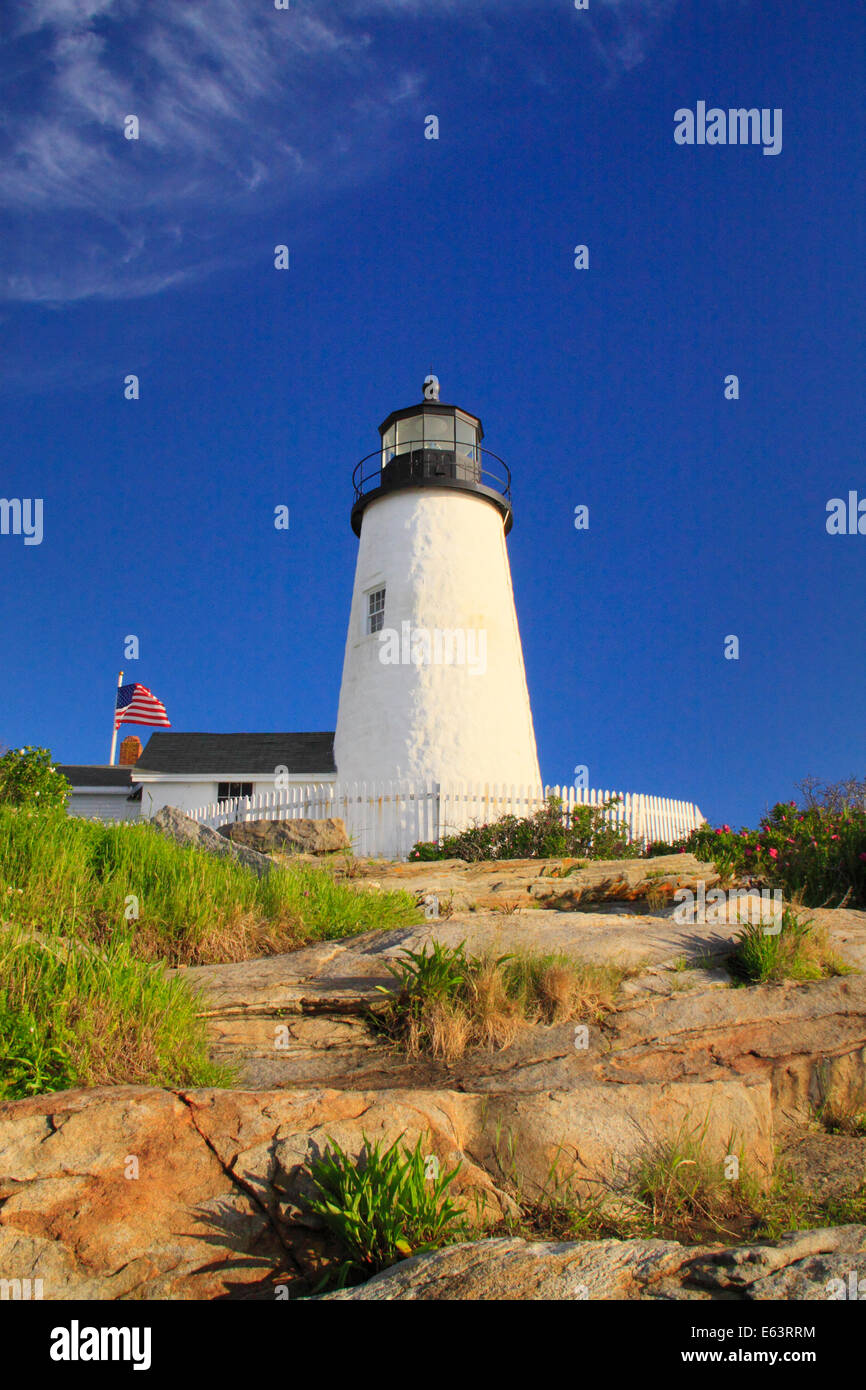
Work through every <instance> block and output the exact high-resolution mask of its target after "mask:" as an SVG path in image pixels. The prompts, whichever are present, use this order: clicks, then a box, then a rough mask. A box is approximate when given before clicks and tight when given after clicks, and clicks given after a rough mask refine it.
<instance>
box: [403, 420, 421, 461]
mask: <svg viewBox="0 0 866 1390" xmlns="http://www.w3.org/2000/svg"><path fill="white" fill-rule="evenodd" d="M423 437H424V421H423V418H422V417H421V416H420V415H410V416H408V417H407V418H406V419H405V420H398V421H397V453H398V454H403V453H405V452H406V450H407V449H411V448H416V449H419V448H420V447H421V441H422V439H423Z"/></svg>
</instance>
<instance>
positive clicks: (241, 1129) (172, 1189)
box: [0, 1087, 866, 1300]
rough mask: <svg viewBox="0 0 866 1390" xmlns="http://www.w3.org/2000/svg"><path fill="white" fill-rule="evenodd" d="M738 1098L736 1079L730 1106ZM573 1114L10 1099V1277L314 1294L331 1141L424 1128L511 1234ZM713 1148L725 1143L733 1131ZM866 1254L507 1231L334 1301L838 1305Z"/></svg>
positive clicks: (1, 1196)
mask: <svg viewBox="0 0 866 1390" xmlns="http://www.w3.org/2000/svg"><path fill="white" fill-rule="evenodd" d="M741 1089H742V1088H741ZM746 1089H748V1088H746ZM711 1095H712V1093H711V1092H710V1091H709V1088H708V1092H707V1098H710V1097H711ZM724 1096H725V1091H724V1087H722V1088H721V1089H720V1090H719V1091H718V1092H717V1099H718V1100H719V1102H720V1103H721V1104H722V1105H724V1103H725V1100H724ZM659 1099H660V1100H661V1099H662V1097H661V1096H660V1097H659ZM632 1100H633V1093H632V1092H630V1091H629V1089H628V1088H625V1089H624V1091H623V1092H622V1094H621V1095H620V1097H619V1099H618V1100H617V1099H616V1098H615V1097H613V1098H611V1102H610V1112H609V1115H608V1117H607V1121H606V1129H605V1130H604V1131H603V1136H602V1139H601V1142H603V1143H604V1144H608V1145H609V1144H614V1145H618V1144H619V1142H620V1139H621V1138H622V1134H623V1132H624V1131H620V1132H618V1131H617V1128H616V1126H617V1124H618V1123H619V1121H618V1119H617V1116H618V1115H620V1114H622V1113H627V1111H628V1109H629V1106H630V1104H631V1102H632ZM667 1103H668V1105H670V1103H671V1097H668V1099H667ZM568 1104H569V1101H568V1098H567V1097H565V1096H563V1095H562V1094H558V1095H554V1096H548V1095H545V1094H535V1095H526V1096H523V1097H521V1096H519V1095H515V1096H513V1097H512V1104H511V1109H510V1111H503V1109H502V1107H501V1104H500V1102H499V1101H497V1099H496V1098H495V1097H492V1098H491V1097H481V1096H472V1095H467V1094H464V1093H458V1092H437V1091H431V1090H427V1091H403V1092H398V1091H390V1092H386V1093H376V1092H349V1091H328V1090H318V1091H311V1090H302V1091H292V1092H289V1091H283V1092H264V1093H252V1092H232V1091H189V1092H171V1091H161V1090H154V1089H150V1088H147V1087H116V1088H110V1089H104V1090H94V1091H69V1092H65V1093H63V1094H61V1095H56V1096H49V1097H40V1098H35V1099H32V1100H23V1101H16V1102H14V1103H12V1104H7V1105H3V1106H0V1269H2V1271H3V1277H4V1278H5V1279H10V1280H11V1279H21V1280H24V1279H30V1280H37V1279H39V1280H41V1281H42V1296H43V1297H44V1298H45V1299H47V1300H65V1299H74V1298H82V1299H128V1298H136V1299H189V1298H194V1299H212V1298H243V1299H249V1298H262V1299H264V1298H267V1299H272V1298H274V1297H280V1296H289V1297H301V1296H305V1295H308V1294H310V1293H312V1292H313V1291H314V1290H315V1289H316V1287H317V1285H318V1284H319V1282H320V1280H321V1277H322V1274H323V1273H324V1271H325V1269H326V1267H327V1266H330V1268H331V1269H333V1267H334V1262H335V1261H336V1259H337V1258H338V1256H339V1253H340V1252H339V1251H338V1250H337V1249H336V1248H335V1246H334V1245H333V1244H332V1242H331V1238H330V1237H329V1236H328V1235H327V1233H326V1232H325V1231H323V1229H322V1227H321V1225H320V1223H319V1222H318V1220H317V1218H315V1217H314V1216H312V1215H311V1214H310V1213H309V1211H308V1209H307V1207H306V1203H305V1197H306V1196H307V1195H308V1194H309V1192H310V1180H309V1175H308V1173H307V1171H306V1164H307V1162H308V1161H309V1160H310V1159H311V1158H312V1157H314V1156H315V1155H317V1154H319V1153H321V1152H322V1150H323V1149H324V1148H325V1147H326V1146H327V1144H328V1142H329V1141H330V1140H336V1141H337V1142H338V1143H340V1144H341V1145H342V1146H343V1147H344V1148H345V1149H347V1150H348V1151H349V1152H350V1153H360V1152H361V1151H362V1148H363V1145H364V1143H365V1142H366V1140H367V1139H371V1140H376V1139H380V1138H381V1139H383V1140H385V1141H386V1142H390V1141H391V1140H392V1139H393V1138H396V1137H397V1136H398V1135H400V1134H401V1133H402V1134H403V1135H404V1139H405V1142H407V1143H409V1144H412V1143H414V1142H415V1139H416V1137H418V1136H421V1137H422V1138H423V1143H424V1145H425V1148H426V1146H427V1145H429V1152H430V1153H431V1154H436V1155H437V1157H438V1158H439V1160H440V1162H441V1163H442V1164H443V1165H445V1164H448V1165H449V1166H450V1165H453V1164H454V1162H455V1161H456V1160H457V1159H460V1160H461V1161H462V1166H461V1170H460V1173H459V1175H458V1178H457V1180H456V1182H455V1184H454V1186H453V1188H452V1191H453V1192H454V1193H455V1194H456V1196H457V1199H458V1201H459V1202H461V1203H462V1205H463V1206H464V1208H465V1209H467V1210H468V1212H469V1214H470V1215H471V1216H472V1217H473V1218H474V1217H475V1214H476V1210H478V1211H480V1212H481V1213H482V1224H484V1223H486V1224H487V1225H488V1227H493V1226H495V1224H496V1223H498V1221H499V1220H500V1218H501V1217H502V1215H503V1214H504V1213H505V1211H506V1210H508V1209H509V1207H510V1199H509V1197H508V1196H507V1194H506V1193H505V1192H504V1191H503V1188H502V1185H501V1180H500V1179H499V1177H498V1176H497V1175H498V1174H499V1173H500V1171H501V1167H502V1162H503V1160H504V1163H505V1166H510V1165H511V1164H512V1163H516V1165H517V1167H518V1168H519V1170H520V1172H521V1174H522V1175H526V1180H527V1181H528V1180H529V1178H528V1175H529V1174H530V1172H532V1171H534V1172H536V1173H537V1174H539V1175H541V1176H543V1174H542V1165H543V1163H544V1162H548V1160H549V1157H550V1150H551V1147H552V1145H553V1141H554V1137H555V1135H556V1134H557V1132H558V1129H559V1127H560V1124H561V1122H563V1121H565V1122H566V1123H568V1122H569V1120H568V1115H567V1107H568ZM574 1118H575V1119H577V1118H580V1120H581V1124H582V1125H585V1126H586V1128H587V1129H588V1130H593V1129H594V1126H595V1124H596V1120H597V1116H596V1115H595V1114H594V1113H593V1112H592V1110H591V1109H589V1110H584V1111H583V1112H582V1116H581V1117H579V1116H578V1111H577V1109H576V1110H575V1112H574ZM645 1118H646V1117H645ZM657 1118H658V1119H659V1120H662V1119H665V1118H667V1119H668V1120H670V1119H671V1118H673V1116H672V1114H670V1113H669V1114H668V1115H667V1116H666V1117H665V1116H664V1115H663V1114H662V1111H661V1110H660V1111H659V1113H658V1116H657ZM497 1132H499V1133H500V1134H501V1136H502V1140H503V1147H502V1148H501V1149H500V1151H499V1155H498V1158H497V1152H496V1134H497ZM575 1133H576V1135H577V1138H578V1142H581V1136H580V1134H577V1131H575ZM712 1144H713V1146H715V1147H716V1148H718V1149H719V1151H720V1152H721V1151H724V1138H723V1136H722V1133H721V1127H719V1130H718V1133H717V1134H716V1135H714V1136H713V1138H712ZM506 1149H507V1153H506V1151H505V1150H506ZM542 1149H545V1150H546V1153H545V1155H544V1158H543V1160H542V1158H541V1153H540V1151H541V1150H542ZM864 1257H866V1229H864V1228H863V1227H862V1226H849V1227H841V1228H837V1229H834V1230H829V1231H809V1232H802V1233H798V1234H796V1235H793V1236H790V1237H786V1238H785V1239H784V1240H782V1241H781V1242H780V1243H779V1244H774V1243H770V1242H761V1243H752V1244H749V1245H745V1246H737V1247H733V1248H723V1247H721V1246H715V1245H714V1246H708V1245H703V1246H700V1247H685V1246H682V1245H679V1244H677V1243H676V1242H672V1241H660V1240H627V1241H616V1240H602V1241H586V1242H568V1243H549V1242H545V1243H526V1242H523V1241H520V1240H516V1239H511V1238H507V1239H490V1240H483V1241H481V1242H480V1243H473V1244H465V1245H460V1246H455V1247H451V1248H448V1249H445V1250H442V1251H440V1252H438V1253H436V1254H431V1255H423V1256H418V1257H416V1258H414V1259H410V1260H408V1261H406V1262H405V1263H402V1264H399V1265H397V1266H395V1267H394V1268H393V1269H391V1270H388V1271H386V1272H385V1273H384V1274H382V1275H380V1276H378V1277H377V1278H376V1279H374V1280H372V1281H370V1282H369V1283H368V1284H365V1285H364V1286H362V1287H361V1288H359V1289H353V1290H350V1291H348V1292H346V1293H343V1294H338V1295H333V1296H334V1297H337V1298H342V1299H346V1298H348V1299H392V1298H396V1299H413V1300H415V1299H434V1298H435V1299H451V1298H462V1299H482V1298H483V1299H487V1298H492V1299H499V1298H519V1299H536V1298H555V1299H560V1298H567V1299H569V1300H572V1299H579V1298H589V1299H624V1298H644V1297H652V1298H659V1297H662V1298H726V1299H730V1298H740V1299H743V1298H746V1299H753V1298H762V1299H763V1298H766V1299H775V1298H786V1299H787V1298H819V1297H820V1298H826V1297H828V1296H830V1295H829V1293H828V1287H827V1286H828V1281H829V1280H831V1279H840V1280H847V1279H848V1276H849V1273H850V1271H851V1270H852V1269H855V1270H856V1269H860V1270H862V1269H863V1265H864ZM837 1296H840V1295H838V1294H837Z"/></svg>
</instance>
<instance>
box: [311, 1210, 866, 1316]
mask: <svg viewBox="0 0 866 1390" xmlns="http://www.w3.org/2000/svg"><path fill="white" fill-rule="evenodd" d="M864 1262H866V1227H864V1226H837V1227H834V1228H831V1229H829V1230H820V1231H806V1232H797V1233H794V1234H792V1235H788V1236H784V1237H783V1238H782V1240H780V1241H779V1242H778V1243H776V1244H756V1245H739V1246H734V1247H732V1248H727V1249H718V1248H715V1249H714V1248H708V1247H704V1248H702V1249H700V1250H695V1248H694V1247H688V1246H684V1245H680V1244H678V1243H677V1242H676V1241H665V1240H625V1241H620V1240H599V1241H575V1242H550V1241H544V1242H537V1243H529V1242H526V1241H523V1240H485V1241H479V1242H475V1243H473V1244H467V1245H454V1246H451V1247H450V1248H449V1249H446V1250H437V1251H434V1252H433V1253H432V1254H429V1255H416V1256H415V1257H414V1258H412V1259H409V1260H404V1261H402V1263H400V1264H398V1265H394V1266H393V1267H392V1268H391V1269H387V1270H384V1271H383V1273H381V1274H378V1275H376V1277H375V1278H373V1279H370V1280H368V1282H367V1283H366V1284H362V1285H360V1287H358V1288H353V1289H346V1290H343V1291H341V1292H340V1293H332V1294H326V1295H324V1296H323V1297H324V1299H325V1300H326V1301H327V1300H334V1301H344V1302H345V1301H350V1302H382V1301H387V1300H391V1299H404V1300H409V1301H413V1302H420V1301H429V1300H442V1301H444V1300H452V1299H466V1300H473V1301H474V1300H478V1299H490V1300H499V1299H517V1300H524V1301H525V1300H539V1299H545V1300H568V1301H569V1302H571V1301H572V1300H574V1299H637V1298H654V1299H657V1298H662V1299H670V1298H682V1299H693V1300H694V1299H710V1298H715V1299H725V1300H726V1301H727V1300H730V1299H743V1300H745V1299H748V1300H767V1299H785V1300H788V1299H804V1300H812V1301H815V1300H819V1299H820V1300H821V1301H826V1300H827V1299H842V1298H845V1297H851V1273H852V1270H862V1269H863V1267H864ZM855 1296H856V1293H855ZM861 1297H862V1295H861Z"/></svg>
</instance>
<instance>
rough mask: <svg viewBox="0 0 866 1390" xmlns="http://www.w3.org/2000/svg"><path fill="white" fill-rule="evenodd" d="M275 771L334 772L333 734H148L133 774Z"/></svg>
mask: <svg viewBox="0 0 866 1390" xmlns="http://www.w3.org/2000/svg"><path fill="white" fill-rule="evenodd" d="M278 767H287V768H288V770H289V772H290V773H295V774H297V773H300V774H301V775H302V776H303V775H307V774H312V773H333V772H336V770H337V769H336V766H335V764H334V735H333V733H320V734H176V733H170V734H169V733H156V734H151V736H150V738H149V739H148V741H147V747H146V748H145V750H144V752H143V753H142V755H141V757H140V758H139V760H138V762H137V763H136V764H135V768H136V771H138V770H139V769H140V770H141V771H142V772H176V773H184V772H190V773H208V772H210V773H212V774H213V775H214V777H228V776H230V775H233V774H236V773H242V772H248V773H264V774H271V775H273V773H274V772H275V771H276V769H277V768H278Z"/></svg>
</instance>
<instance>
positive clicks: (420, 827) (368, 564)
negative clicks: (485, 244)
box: [61, 376, 703, 855]
mask: <svg viewBox="0 0 866 1390" xmlns="http://www.w3.org/2000/svg"><path fill="white" fill-rule="evenodd" d="M483 438H484V431H483V428H482V425H481V421H480V419H479V418H478V417H477V416H476V415H473V414H471V413H470V412H469V411H467V410H464V409H463V408H462V407H460V406H455V405H446V404H444V403H443V402H441V401H440V400H439V383H438V380H437V379H436V377H433V376H430V377H428V378H427V379H426V381H425V382H424V396H423V400H422V401H421V402H420V403H419V404H417V405H413V406H409V407H407V408H405V409H401V410H395V411H392V413H391V414H390V415H388V416H387V418H386V419H385V420H384V421H383V422H382V424H381V425H380V426H379V443H378V445H377V448H376V449H375V451H374V452H373V453H372V454H369V455H368V456H367V457H366V458H364V459H362V460H361V462H360V463H359V464H358V465H357V467H356V468H355V472H354V478H353V481H354V497H353V502H352V508H351V525H352V529H353V531H354V533H355V535H356V536H357V537H358V542H359V544H358V555H357V561H356V567H355V582H354V588H353V593H352V601H351V607H350V612H349V625H348V632H347V635H346V647H345V655H344V659H343V677H342V684H341V687H340V701H339V709H338V713H337V727H336V730H335V732H334V733H259V734H256V733H235V734H226V733H175V732H173V731H172V732H170V733H166V732H158V733H154V734H153V735H152V736H151V737H150V739H149V741H148V743H147V746H146V747H145V748H144V750H143V751H142V750H141V745H140V744H139V743H138V740H137V739H135V738H128V739H125V740H124V742H123V745H122V747H121V754H120V762H121V766H118V767H107V766H103V767H66V768H61V771H63V772H64V773H65V775H66V776H67V777H68V778H69V780H70V781H71V782H72V784H73V788H74V791H73V796H72V798H71V802H70V808H69V809H70V811H71V812H72V814H77V815H97V816H99V817H100V818H104V819H134V818H136V817H138V816H144V817H148V816H151V815H153V814H154V813H155V812H156V811H157V810H159V809H160V807H162V806H177V807H178V808H179V809H181V810H183V811H186V812H187V813H188V814H192V815H194V816H195V817H196V818H197V819H199V820H202V821H206V822H207V823H209V824H211V825H219V824H220V823H223V822H225V821H226V820H234V819H256V818H261V817H266V818H269V819H279V818H284V817H289V816H299V815H338V816H342V817H343V818H344V819H345V820H346V823H347V827H348V829H349V832H350V834H351V835H352V837H353V841H354V843H355V844H356V847H357V848H358V849H359V850H360V851H361V852H366V853H373V854H375V853H380V854H388V855H397V854H405V853H407V852H408V850H409V849H410V848H411V846H412V844H413V843H414V842H415V841H416V840H419V839H433V838H436V837H438V836H439V835H440V834H442V833H445V832H446V831H448V830H452V829H456V828H459V827H462V826H465V825H467V824H470V823H471V822H473V821H475V820H478V821H483V820H490V819H495V818H496V817H497V816H499V815H501V814H503V813H505V812H508V811H510V812H513V813H515V814H518V815H521V814H527V813H528V812H530V811H531V810H533V809H535V808H536V807H538V806H540V805H541V804H543V799H544V795H545V791H546V789H545V788H543V787H542V784H541V776H540V773H539V766H538V754H537V751H536V745H535V732H534V729H533V724H532V712H531V707H530V700H529V691H528V687H527V681H526V673H525V670H524V663H523V650H522V647H521V642H520V632H519V628H518V622H517V612H516V608H515V602H514V593H513V590H512V583H511V571H510V567H509V562H508V550H507V546H506V538H507V536H508V533H509V531H510V530H511V526H512V522H513V512H512V499H511V474H510V471H509V469H508V467H507V465H506V464H505V463H504V462H503V461H502V460H501V459H500V458H498V457H497V456H496V455H495V454H492V453H490V452H489V451H488V450H487V449H486V448H483V447H482V443H481V441H482V439H483ZM555 790H556V791H558V792H560V794H562V795H563V797H564V801H565V803H566V811H567V809H568V807H569V806H570V805H573V804H575V803H587V802H589V803H590V804H594V805H596V804H600V803H601V802H602V801H604V800H606V799H608V798H609V797H610V796H611V795H613V793H611V792H610V791H603V790H601V789H599V790H597V791H596V790H588V789H586V788H576V787H573V786H572V787H567V788H556V789H555ZM618 814H619V815H620V816H622V817H624V818H625V819H626V820H627V821H628V824H629V827H630V830H631V833H632V834H633V835H642V836H644V837H646V838H651V839H659V838H665V839H673V838H676V837H677V836H679V835H682V834H684V833H687V832H688V830H690V829H691V828H693V826H694V825H696V824H699V823H700V822H701V821H702V820H703V817H702V816H701V814H700V812H699V811H698V810H697V808H696V807H695V806H693V805H692V804H691V803H686V802H680V801H668V800H662V799H660V798H655V797H646V796H637V795H636V794H631V793H629V794H627V795H624V796H623V802H622V806H621V808H620V811H619V813H618Z"/></svg>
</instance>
